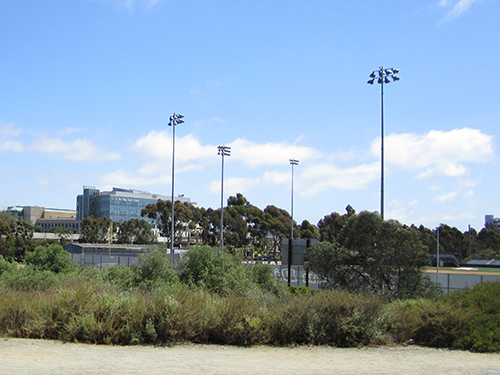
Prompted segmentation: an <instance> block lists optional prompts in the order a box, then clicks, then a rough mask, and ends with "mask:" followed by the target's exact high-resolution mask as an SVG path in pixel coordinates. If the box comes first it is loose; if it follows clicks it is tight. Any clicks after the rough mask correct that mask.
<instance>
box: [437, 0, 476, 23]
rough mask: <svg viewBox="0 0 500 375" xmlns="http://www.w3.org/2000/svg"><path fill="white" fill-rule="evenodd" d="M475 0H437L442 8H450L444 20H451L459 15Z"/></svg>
mask: <svg viewBox="0 0 500 375" xmlns="http://www.w3.org/2000/svg"><path fill="white" fill-rule="evenodd" d="M477 1H478V0H459V1H454V2H450V1H447V0H439V2H438V5H439V6H440V7H443V8H451V9H450V10H449V11H448V13H447V14H446V16H445V17H444V19H445V20H451V19H454V18H457V17H458V16H460V15H461V14H462V13H463V12H465V11H466V10H468V9H469V8H470V7H471V6H472V4H474V3H475V2H477Z"/></svg>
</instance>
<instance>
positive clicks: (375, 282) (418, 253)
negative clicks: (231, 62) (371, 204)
mask: <svg viewBox="0 0 500 375" xmlns="http://www.w3.org/2000/svg"><path fill="white" fill-rule="evenodd" d="M304 262H305V265H306V267H308V268H309V269H310V270H312V271H314V272H316V273H317V274H318V275H320V277H321V278H323V279H324V280H325V281H326V285H327V286H329V287H333V288H341V289H346V290H349V291H351V292H363V291H369V292H372V293H377V294H380V295H384V296H385V297H387V298H389V299H400V298H411V297H416V296H418V295H421V294H422V293H424V292H425V288H424V287H425V282H424V279H423V275H422V268H423V267H424V266H425V265H426V264H427V263H428V256H427V252H426V249H425V247H424V246H423V244H422V242H421V241H420V239H419V236H418V233H417V231H416V230H415V229H414V228H408V227H405V226H403V225H401V224H400V223H398V222H396V221H383V220H382V219H381V217H380V215H378V214H377V213H371V212H367V211H365V212H361V213H360V214H359V215H356V214H354V213H353V212H351V214H349V215H348V219H347V221H346V222H345V224H344V226H343V227H342V229H341V231H340V233H339V234H338V242H337V241H335V242H322V243H318V244H315V245H313V246H312V247H310V248H309V249H308V250H307V252H306V254H305V256H304Z"/></svg>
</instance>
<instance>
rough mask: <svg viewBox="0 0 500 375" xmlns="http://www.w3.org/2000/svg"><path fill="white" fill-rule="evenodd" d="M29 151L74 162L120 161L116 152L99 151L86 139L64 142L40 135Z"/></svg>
mask: <svg viewBox="0 0 500 375" xmlns="http://www.w3.org/2000/svg"><path fill="white" fill-rule="evenodd" d="M30 150H31V151H34V152H41V153H44V154H62V155H63V157H64V158H65V159H69V160H74V161H82V160H91V161H101V160H119V159H120V154H119V153H118V152H116V151H105V150H101V149H99V148H98V147H97V146H95V145H93V144H92V143H91V142H90V141H88V140H87V139H76V140H74V141H65V140H62V139H60V138H54V137H50V136H48V135H42V136H41V137H39V138H37V139H35V140H34V141H33V142H32V144H31V148H30Z"/></svg>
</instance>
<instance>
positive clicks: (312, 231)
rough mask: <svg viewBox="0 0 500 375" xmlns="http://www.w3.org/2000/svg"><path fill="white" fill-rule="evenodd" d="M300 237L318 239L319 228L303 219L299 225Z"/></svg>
mask: <svg viewBox="0 0 500 375" xmlns="http://www.w3.org/2000/svg"><path fill="white" fill-rule="evenodd" d="M299 230H300V238H310V239H315V240H317V239H319V238H320V234H319V229H318V227H317V226H316V225H313V224H311V223H310V222H309V221H307V220H304V221H302V224H301V225H300V228H299Z"/></svg>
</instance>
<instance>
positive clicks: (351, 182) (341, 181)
mask: <svg viewBox="0 0 500 375" xmlns="http://www.w3.org/2000/svg"><path fill="white" fill-rule="evenodd" d="M379 177H380V164H379V163H377V162H375V163H372V164H362V165H358V166H354V167H350V168H344V169H341V168H338V167H336V166H334V165H331V164H318V165H315V166H310V167H308V168H307V170H306V172H304V174H302V175H301V179H304V180H307V181H308V184H309V187H308V188H306V189H304V190H303V191H302V195H303V196H314V195H317V194H320V193H322V192H324V191H326V190H330V189H339V190H362V189H365V188H366V187H367V186H368V185H369V184H370V183H371V182H372V181H375V180H376V179H378V178H379Z"/></svg>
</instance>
